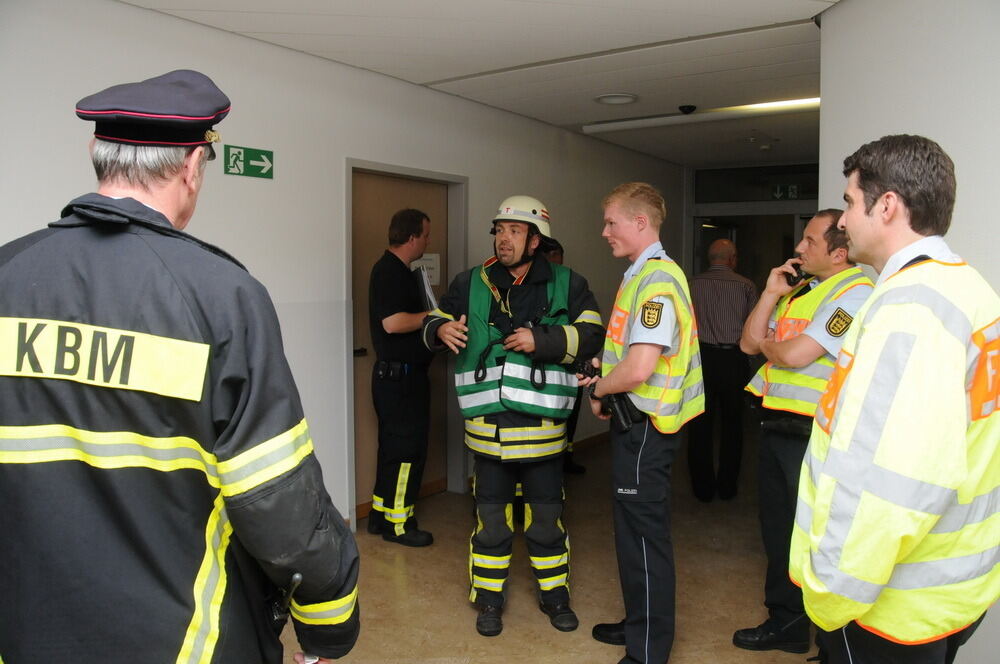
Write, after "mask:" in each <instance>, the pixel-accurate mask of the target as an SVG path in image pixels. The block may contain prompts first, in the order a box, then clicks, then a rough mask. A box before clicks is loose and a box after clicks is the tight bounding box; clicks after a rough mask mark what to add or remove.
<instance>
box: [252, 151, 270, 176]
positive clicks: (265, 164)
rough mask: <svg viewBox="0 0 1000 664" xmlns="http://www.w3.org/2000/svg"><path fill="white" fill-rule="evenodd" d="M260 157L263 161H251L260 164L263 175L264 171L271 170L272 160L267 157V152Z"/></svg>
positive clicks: (253, 163) (254, 164)
mask: <svg viewBox="0 0 1000 664" xmlns="http://www.w3.org/2000/svg"><path fill="white" fill-rule="evenodd" d="M260 158H261V159H263V161H251V162H250V165H251V166H260V173H261V175H263V174H264V173H267V172H268V171H269V170H271V160H270V159H268V158H267V155H266V154H262V155H261V156H260Z"/></svg>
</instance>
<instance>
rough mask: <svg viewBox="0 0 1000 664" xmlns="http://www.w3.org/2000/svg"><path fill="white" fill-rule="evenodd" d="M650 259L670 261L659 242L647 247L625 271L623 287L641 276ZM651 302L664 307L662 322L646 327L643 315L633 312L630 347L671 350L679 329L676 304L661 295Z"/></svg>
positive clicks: (629, 337) (661, 316)
mask: <svg viewBox="0 0 1000 664" xmlns="http://www.w3.org/2000/svg"><path fill="white" fill-rule="evenodd" d="M650 258H661V259H663V260H670V257H669V256H667V252H665V251H663V245H662V244H660V242H659V241H657V242H654V243H653V244H651V245H649V246H648V247H646V248H645V249H644V250H643V252H642V253H641V254H639V257H638V258H637V259H636V260H635V262H634V263H632V265H630V266H629V268H628V270H626V271H625V277H624V279H623V280H622V285H624V284H626V283H628V280H629V279H631V278H632V277H634V276H635V275H637V274H639V271H640V270H641V269H642V266H643V265H644V264H645V263H646V261H647V260H649V259H650ZM650 302H658V303H660V304H661V305H662V307H663V308H662V309H661V313H660V320H659V322H658V323H657V324H656V325H654V326H653V327H646V325H645V324H644V323H643V322H642V315H641V314H639V312H637V311H633V312H632V315H633V319H632V328H631V329H630V330H629V335H628V340H629V345H631V344H656V345H657V346H663V349H664V351H669V350H670V342H671V341H672V340H673V338H674V328H676V327H677V312H676V311H674V303H673V302H672V301H671V299H670V298H669V297H666V296H663V295H660V296H658V297H654V298H653V299H652V300H650Z"/></svg>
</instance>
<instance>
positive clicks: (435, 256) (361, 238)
mask: <svg viewBox="0 0 1000 664" xmlns="http://www.w3.org/2000/svg"><path fill="white" fill-rule="evenodd" d="M466 184H467V180H466V179H465V178H463V177H461V176H452V175H448V174H441V173H434V172H427V171H419V170H415V169H408V168H403V167H393V166H391V165H384V164H374V163H371V162H363V161H358V160H349V161H348V187H347V201H348V218H349V219H350V222H351V223H350V224H348V225H347V242H348V245H349V246H350V261H351V265H350V268H349V270H348V274H349V275H350V281H349V285H348V290H349V292H348V297H349V298H350V303H349V305H348V307H347V313H348V316H346V317H345V318H347V321H346V323H347V325H346V327H347V330H346V332H347V334H348V339H350V344H351V346H350V347H351V348H352V350H353V353H352V354H353V360H352V363H353V369H354V376H353V381H351V382H350V383H349V385H350V386H351V388H352V389H351V391H350V394H349V396H348V400H349V403H348V412H350V413H353V421H352V422H351V423H350V426H349V433H350V439H351V440H352V444H349V445H348V458H349V462H350V465H351V471H352V472H351V473H350V474H349V477H351V479H352V480H353V482H352V484H353V486H352V487H351V489H350V494H349V495H350V496H351V497H352V506H351V523H354V524H356V523H357V521H358V519H362V518H365V517H366V516H367V515H368V513H369V512H370V510H371V501H372V487H373V485H374V481H375V464H376V456H377V449H378V422H377V419H376V417H375V410H374V406H373V404H372V395H371V375H372V368H373V365H374V363H375V361H376V358H375V352H374V349H373V346H372V343H371V332H370V329H369V317H368V304H369V303H368V281H369V275H370V272H371V268H372V266H373V265H374V264H375V262H376V261H377V260H378V259H379V258H380V257H381V256H382V254H383V252H384V251H385V249H386V248H387V247H388V237H387V234H388V227H389V220H390V219H391V217H392V215H393V214H394V213H395V212H396V211H398V210H401V209H403V208H417V209H419V210H421V211H423V212H425V213H426V214H427V215H428V217H429V218H430V219H431V236H430V243H429V245H428V247H427V250H426V252H425V254H424V259H423V260H422V261H420V264H424V265H426V266H427V267H428V275H429V281H430V282H431V290H432V291H433V293H434V296H435V297H436V298H440V297H441V296H442V295H443V294H444V292H445V291H446V290H447V288H448V284H449V281H450V279H451V277H452V275H454V274H457V272H458V271H459V270H460V269H463V266H464V263H465V250H464V247H465V226H466V223H465V219H466V208H467V200H466ZM450 365H451V361H450V360H449V359H448V358H446V357H443V356H439V357H437V358H435V359H434V361H433V362H432V364H431V368H430V372H429V374H430V380H431V418H430V419H431V425H430V436H429V444H428V456H427V465H426V468H425V470H424V477H423V482H422V484H421V488H420V496H421V497H423V496H425V495H430V494H433V493H438V492H440V491H444V490H446V489H447V490H451V491H456V490H458V491H461V490H462V488H463V487H464V486H465V484H464V482H462V481H460V480H456V479H455V478H456V477H464V476H467V474H468V471H467V461H466V460H465V455H464V454H463V448H462V439H461V419H460V417H459V418H458V424H457V425H456V424H455V421H456V419H455V418H456V416H458V415H459V414H458V410H457V403H456V399H455V396H454V386H453V385H452V384H451V380H450V376H451V371H450ZM456 447H457V451H456Z"/></svg>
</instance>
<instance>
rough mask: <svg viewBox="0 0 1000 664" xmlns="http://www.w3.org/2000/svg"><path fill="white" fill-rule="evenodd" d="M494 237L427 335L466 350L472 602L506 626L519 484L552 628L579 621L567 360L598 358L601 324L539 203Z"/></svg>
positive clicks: (571, 386) (501, 218) (516, 207)
mask: <svg viewBox="0 0 1000 664" xmlns="http://www.w3.org/2000/svg"><path fill="white" fill-rule="evenodd" d="M492 233H493V235H494V252H495V253H494V255H493V256H491V257H490V258H489V259H488V260H487V261H486V262H485V263H483V264H482V265H480V266H476V267H474V268H472V269H471V270H467V271H465V272H463V273H462V274H460V275H458V276H457V277H456V278H455V279H454V281H452V283H451V285H450V286H449V288H448V292H447V293H446V294H445V296H444V297H443V298H441V302H440V305H439V306H438V308H437V309H435V310H434V311H432V312H431V313H430V314H429V315H428V316H427V318H426V319H425V321H424V326H423V333H422V334H423V339H424V343H425V344H426V345H427V346H428V348H430V349H431V350H444V349H445V348H448V349H451V351H452V352H455V353H457V354H458V359H457V366H456V371H455V385H456V390H457V392H458V402H459V407H460V408H461V410H462V415H463V416H464V417H465V444H466V445H467V446H468V448H469V449H470V450H471V451H472V452H473V453H474V454H475V459H476V466H475V486H474V492H475V499H476V516H477V519H476V521H477V523H476V528H475V530H474V531H473V534H472V542H471V546H470V560H469V574H470V577H471V578H470V582H471V593H470V599H471V601H472V602H474V603H475V605H476V607H477V608H478V610H479V614H478V616H477V618H476V629H477V631H478V632H479V633H480V634H482V635H483V636H496V635H497V634H499V633H500V631H501V630H502V629H503V621H502V617H501V616H502V613H503V604H504V585H505V583H506V581H507V575H508V571H509V568H510V559H511V550H512V544H513V538H514V528H513V515H512V503H513V501H514V495H515V487H516V486H517V484H518V482H520V483H521V486H522V488H523V497H524V503H525V506H524V534H525V539H526V540H527V548H528V556H529V557H530V559H531V566H532V569H533V570H534V572H535V579H536V581H537V582H538V590H539V606H540V608H541V610H542V611H543V612H544V613H545V614H546V615H548V617H549V620H550V622H551V623H552V625H553V627H555V628H556V629H558V630H560V631H564V632H568V631H572V630H574V629H576V628H577V626H578V624H579V623H578V621H577V617H576V614H574V613H573V610H572V609H571V608H570V606H569V539H568V537H567V535H566V530H565V528H563V524H562V520H561V516H562V498H563V491H562V477H563V459H562V454H563V452H564V451H565V450H566V419H567V418H568V417H569V415H570V414H571V413H572V412H573V404H574V403H575V401H576V396H577V378H576V375H575V373H574V372H573V371H572V370H571V369H570V366H571V365H572V364H574V362H576V360H577V358H578V357H579V358H591V357H593V356H594V355H596V354H597V352H598V350H599V348H600V344H601V337H602V336H603V333H604V330H603V327H602V324H601V316H600V314H599V313H598V310H597V300H595V299H594V295H593V293H591V292H590V288H589V287H588V286H587V281H586V279H584V278H583V277H581V276H580V275H579V274H577V273H575V272H573V271H572V270H570V269H569V268H566V267H564V266H562V265H557V264H555V263H549V262H548V261H547V260H546V259H545V257H544V251H545V249H546V248H547V242H548V239H549V238H550V237H551V231H550V230H549V213H548V211H547V210H546V209H545V206H544V205H543V204H542V203H541V201H539V200H537V199H535V198H532V197H530V196H511V197H510V198H507V199H505V200H504V201H503V202H501V203H500V208H499V210H498V211H497V214H496V216H495V217H494V219H493V229H492Z"/></svg>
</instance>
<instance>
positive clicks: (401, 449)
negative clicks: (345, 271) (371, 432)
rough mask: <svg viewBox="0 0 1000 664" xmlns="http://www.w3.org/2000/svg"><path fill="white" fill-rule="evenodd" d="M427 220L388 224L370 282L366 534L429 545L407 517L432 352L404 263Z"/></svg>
mask: <svg viewBox="0 0 1000 664" xmlns="http://www.w3.org/2000/svg"><path fill="white" fill-rule="evenodd" d="M430 234H431V222H430V219H428V218H427V215H426V214H424V213H423V212H421V211H420V210H414V209H405V210H400V211H399V212H397V213H396V214H394V215H392V220H391V221H390V222H389V248H388V249H386V250H385V253H384V254H383V255H382V258H380V259H379V260H378V262H376V263H375V265H374V267H372V272H371V278H370V279H369V281H368V312H369V315H368V322H369V325H370V327H371V335H372V344H373V345H374V346H375V357H376V362H375V366H374V368H373V371H372V401H373V402H374V403H375V414H376V415H377V416H378V459H377V462H376V467H375V489H374V491H373V492H372V511H371V512H370V513H369V514H368V532H370V533H372V534H373V535H382V539H384V540H386V541H387V542H395V543H396V544H403V545H405V546H428V545H429V544H431V543H433V541H434V537H433V536H432V535H431V534H430V533H429V532H427V531H426V530H420V528H419V527H418V526H417V520H416V518H415V517H414V516H413V509H414V504H415V503H416V501H417V498H418V497H419V494H420V483H421V480H422V479H423V476H424V465H425V464H426V462H427V436H428V431H429V429H430V381H429V378H428V376H427V368H428V366H429V365H430V361H431V357H432V355H431V353H430V351H428V350H427V349H426V348H425V347H424V345H423V344H422V343H421V341H420V325H421V323H422V322H423V320H424V316H426V315H427V310H426V305H425V304H424V297H423V293H422V289H423V285H422V284H421V282H420V279H419V276H418V274H417V273H415V272H412V271H411V270H410V264H411V263H412V262H413V261H415V260H417V259H418V258H420V257H421V256H423V255H424V251H425V250H426V249H427V243H428V242H429V241H430Z"/></svg>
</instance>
